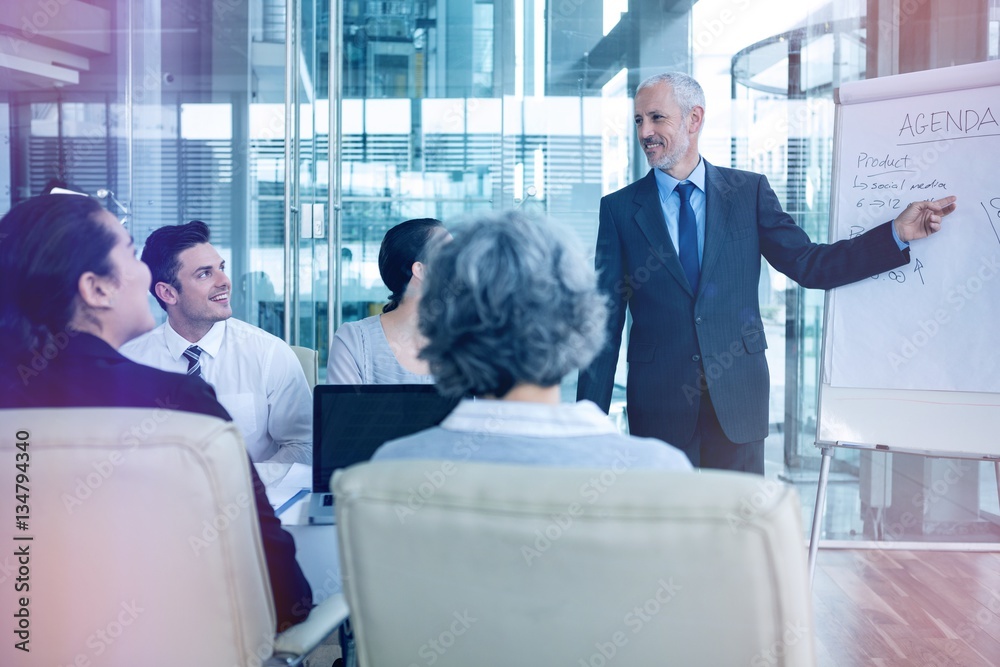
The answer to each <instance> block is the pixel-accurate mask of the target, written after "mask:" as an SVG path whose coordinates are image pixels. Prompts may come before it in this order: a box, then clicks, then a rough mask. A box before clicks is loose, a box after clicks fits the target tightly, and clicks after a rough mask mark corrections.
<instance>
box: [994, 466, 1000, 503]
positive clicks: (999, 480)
mask: <svg viewBox="0 0 1000 667" xmlns="http://www.w3.org/2000/svg"><path fill="white" fill-rule="evenodd" d="M993 472H994V473H995V474H996V476H997V497H998V498H1000V461H994V462H993Z"/></svg>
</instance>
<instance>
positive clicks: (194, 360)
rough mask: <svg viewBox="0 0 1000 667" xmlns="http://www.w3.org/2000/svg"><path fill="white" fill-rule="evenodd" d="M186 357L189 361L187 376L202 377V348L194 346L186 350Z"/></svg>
mask: <svg viewBox="0 0 1000 667" xmlns="http://www.w3.org/2000/svg"><path fill="white" fill-rule="evenodd" d="M184 356H185V357H187V360H188V370H187V374H188V375H196V376H198V377H201V348H200V347H198V346H197V345H192V346H191V347H189V348H188V349H186V350H184Z"/></svg>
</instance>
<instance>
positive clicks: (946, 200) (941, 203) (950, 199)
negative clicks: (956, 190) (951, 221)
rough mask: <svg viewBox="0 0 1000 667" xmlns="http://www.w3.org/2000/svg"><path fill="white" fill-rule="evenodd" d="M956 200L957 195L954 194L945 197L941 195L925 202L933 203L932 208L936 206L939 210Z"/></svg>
mask: <svg viewBox="0 0 1000 667" xmlns="http://www.w3.org/2000/svg"><path fill="white" fill-rule="evenodd" d="M956 201H958V197H956V196H955V195H949V196H947V197H942V198H941V199H935V200H934V201H932V202H927V203H928V204H931V205H933V206H934V208H937V209H939V210H940V209H944V208H948V207H949V206H951V205H952V204H954V203H955V202H956Z"/></svg>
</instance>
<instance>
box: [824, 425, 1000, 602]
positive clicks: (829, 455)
mask: <svg viewBox="0 0 1000 667" xmlns="http://www.w3.org/2000/svg"><path fill="white" fill-rule="evenodd" d="M816 446H817V447H819V448H820V453H821V455H822V460H821V462H820V468H819V482H818V486H817V489H816V507H815V508H814V510H813V521H812V529H811V530H810V533H809V584H810V586H811V585H812V582H813V577H814V574H815V571H816V554H817V552H818V551H819V540H820V531H821V527H822V525H823V519H824V518H825V516H826V486H827V483H828V482H829V477H830V462H831V460H832V459H833V450H834V447H849V448H852V449H868V450H871V451H879V452H886V453H896V454H912V455H917V456H927V457H933V458H954V459H965V460H973V461H984V460H987V461H991V462H992V463H993V469H994V472H995V473H996V478H997V497H998V498H1000V460H998V459H997V457H996V456H994V455H975V454H965V455H963V454H957V453H956V454H948V453H941V452H924V451H912V450H902V449H892V450H890V449H889V448H887V447H881V446H880V447H878V448H871V447H865V446H860V445H854V444H846V443H817V445H816ZM879 544H880V547H881V548H893V547H892V546H890V545H892V544H893V543H891V542H889V543H881V542H880V543H879ZM984 546H986V545H984ZM991 546H992V549H991V550H1000V546H998V545H991ZM906 548H909V546H907V547H906ZM964 548H965V547H964V546H963V549H964Z"/></svg>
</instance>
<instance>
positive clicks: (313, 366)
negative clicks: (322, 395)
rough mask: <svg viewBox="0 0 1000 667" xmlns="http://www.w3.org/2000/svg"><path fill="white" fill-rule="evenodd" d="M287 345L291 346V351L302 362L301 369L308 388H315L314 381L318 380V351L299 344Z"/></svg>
mask: <svg viewBox="0 0 1000 667" xmlns="http://www.w3.org/2000/svg"><path fill="white" fill-rule="evenodd" d="M289 347H291V348H292V352H294V353H295V356H296V357H298V359H299V363H300V364H302V371H303V372H304V373H305V374H306V382H308V383H309V389H315V388H316V383H318V382H319V352H317V351H316V350H313V349H310V348H308V347H301V346H299V345H290V346H289Z"/></svg>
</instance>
